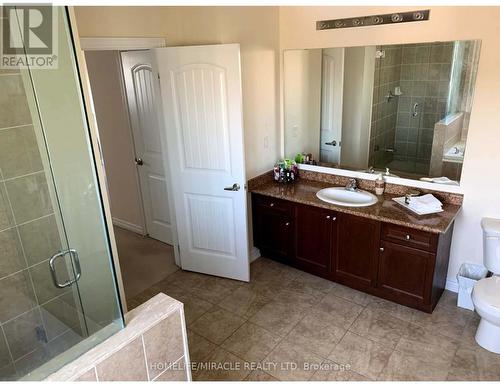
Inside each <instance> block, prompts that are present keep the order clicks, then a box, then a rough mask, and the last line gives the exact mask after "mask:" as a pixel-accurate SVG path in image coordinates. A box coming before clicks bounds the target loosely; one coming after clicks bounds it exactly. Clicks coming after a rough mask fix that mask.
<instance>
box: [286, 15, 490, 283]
mask: <svg viewBox="0 0 500 387" xmlns="http://www.w3.org/2000/svg"><path fill="white" fill-rule="evenodd" d="M404 9H408V7H398V8H394V7H392V8H391V7H355V8H350V7H282V8H280V45H281V48H282V49H286V48H305V47H314V48H318V47H332V46H355V45H372V44H390V43H399V42H404V43H411V42H418V41H436V40H457V39H482V47H481V56H480V60H479V71H478V76H477V83H476V91H475V95H474V105H473V108H472V113H471V119H470V127H469V135H468V139H467V150H466V154H465V162H464V169H463V172H462V180H461V186H462V188H463V193H464V195H465V200H464V206H463V209H462V211H461V213H460V214H459V216H458V219H457V221H456V225H455V232H454V237H453V245H452V251H451V262H450V269H449V272H448V276H449V278H450V279H452V280H453V279H454V278H455V275H456V273H457V271H458V268H459V266H460V264H461V263H462V262H466V261H468V262H481V260H482V245H481V243H482V240H481V238H482V234H481V227H480V221H481V218H482V217H484V216H491V217H497V218H500V201H499V200H498V197H499V196H500V179H499V178H498V174H499V172H498V171H499V169H500V152H499V151H498V150H499V149H500V132H499V130H498V126H499V122H500V113H499V110H498V101H499V100H500V71H499V62H500V51H499V50H498V20H499V18H500V7H450V8H447V7H431V15H430V21H427V22H422V23H408V24H401V25H398V26H378V27H373V28H358V29H343V30H336V31H334V30H330V31H315V29H314V28H315V22H316V20H323V19H331V18H342V17H349V16H357V15H370V14H376V13H379V12H381V13H385V12H391V11H395V10H398V11H401V10H404Z"/></svg>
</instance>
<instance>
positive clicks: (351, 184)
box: [345, 179, 358, 191]
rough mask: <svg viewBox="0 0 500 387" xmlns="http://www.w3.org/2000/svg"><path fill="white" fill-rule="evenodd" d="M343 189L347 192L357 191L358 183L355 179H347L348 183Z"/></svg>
mask: <svg viewBox="0 0 500 387" xmlns="http://www.w3.org/2000/svg"><path fill="white" fill-rule="evenodd" d="M345 189H346V190H348V191H357V190H358V183H357V181H356V179H349V182H348V183H347V184H346V186H345Z"/></svg>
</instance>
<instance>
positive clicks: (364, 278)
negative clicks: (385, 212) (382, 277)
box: [333, 214, 380, 290]
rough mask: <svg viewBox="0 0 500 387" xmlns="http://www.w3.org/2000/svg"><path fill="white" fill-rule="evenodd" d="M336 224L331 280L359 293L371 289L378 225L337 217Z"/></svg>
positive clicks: (375, 275) (340, 215)
mask: <svg viewBox="0 0 500 387" xmlns="http://www.w3.org/2000/svg"><path fill="white" fill-rule="evenodd" d="M338 224H339V226H338V227H339V231H338V240H339V243H338V254H337V256H336V257H333V277H334V279H336V280H337V281H338V282H341V283H343V284H345V285H348V286H352V287H355V288H357V289H361V290H364V289H368V288H371V287H373V286H375V283H376V280H377V253H378V248H379V238H380V237H379V236H380V222H378V221H376V220H372V219H367V218H362V217H360V216H355V215H349V214H339V222H338Z"/></svg>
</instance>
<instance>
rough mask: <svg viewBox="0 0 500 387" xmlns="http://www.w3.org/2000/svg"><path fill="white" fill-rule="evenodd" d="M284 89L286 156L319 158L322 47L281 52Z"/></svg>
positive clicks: (292, 157)
mask: <svg viewBox="0 0 500 387" xmlns="http://www.w3.org/2000/svg"><path fill="white" fill-rule="evenodd" d="M284 56H285V57H286V59H285V58H284V61H283V62H284V64H283V79H284V82H283V84H284V85H286V86H287V90H284V91H283V104H284V109H285V111H287V112H289V114H287V116H286V117H284V119H283V121H284V127H285V130H284V135H285V139H284V141H285V156H286V157H288V158H291V159H294V158H295V155H296V154H297V153H302V152H305V153H312V154H313V157H315V158H319V135H320V125H321V123H320V118H321V61H322V50H305V51H302V50H299V51H288V52H287V53H285V54H284Z"/></svg>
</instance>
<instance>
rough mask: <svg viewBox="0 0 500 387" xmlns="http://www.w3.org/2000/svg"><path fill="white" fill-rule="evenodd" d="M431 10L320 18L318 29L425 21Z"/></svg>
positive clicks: (317, 23)
mask: <svg viewBox="0 0 500 387" xmlns="http://www.w3.org/2000/svg"><path fill="white" fill-rule="evenodd" d="M430 12H431V11H430V10H429V9H424V10H420V11H410V12H395V13H386V14H383V15H373V16H361V17H349V18H346V19H332V20H320V21H317V22H316V30H331V29H335V28H350V27H366V26H375V25H382V24H397V23H408V22H415V21H424V20H429V15H430Z"/></svg>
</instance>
